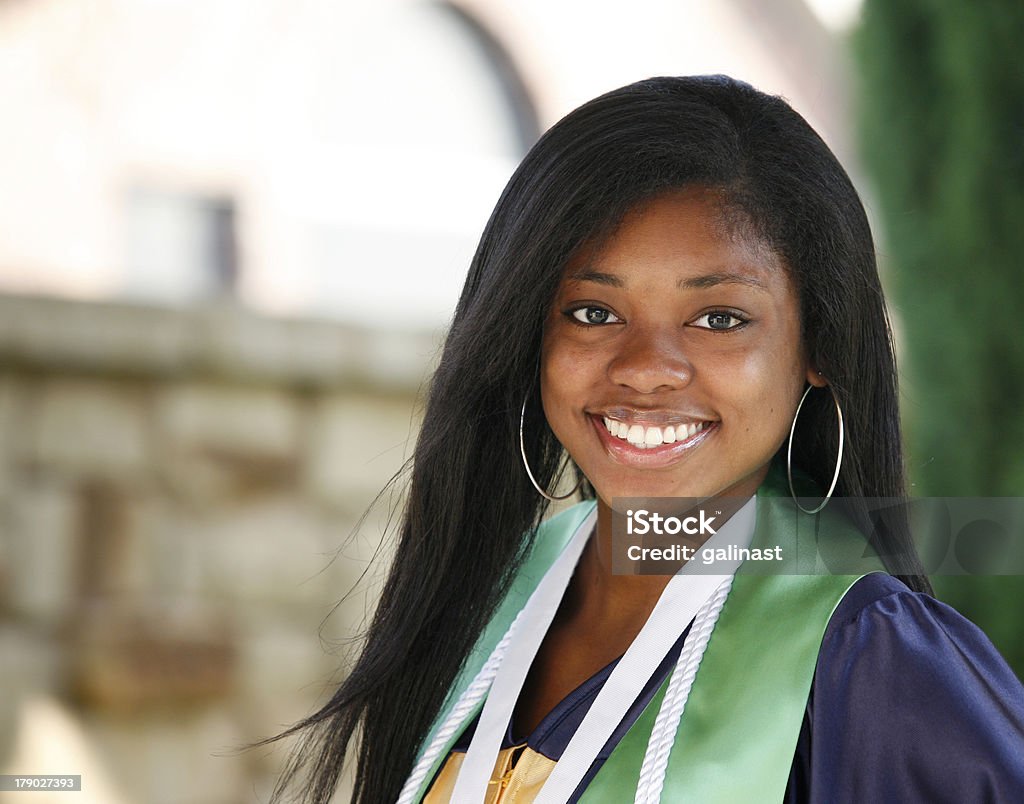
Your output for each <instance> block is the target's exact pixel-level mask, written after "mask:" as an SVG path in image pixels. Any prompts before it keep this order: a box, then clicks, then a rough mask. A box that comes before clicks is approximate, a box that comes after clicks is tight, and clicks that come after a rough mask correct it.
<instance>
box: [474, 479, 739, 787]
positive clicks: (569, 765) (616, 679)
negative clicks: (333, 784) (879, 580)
mask: <svg viewBox="0 0 1024 804" xmlns="http://www.w3.org/2000/svg"><path fill="white" fill-rule="evenodd" d="M755 519H756V501H755V498H753V497H751V499H750V500H749V501H748V502H747V503H746V504H745V505H744V506H743V507H742V508H741V509H740V510H739V511H737V512H736V513H735V514H734V515H733V516H732V517H731V518H730V519H729V521H728V522H726V523H725V525H723V526H722V527H721V528H719V530H718V533H716V534H715V535H714V536H712V537H711V538H710V539H708V540H707V542H705V544H704V548H705V549H707V548H711V549H716V548H720V547H725V546H727V545H730V544H733V545H742V546H745V545H747V544H749V543H750V540H751V538H752V537H753V533H754V522H755ZM702 552H703V551H702ZM740 563H742V562H740V561H732V562H727V561H717V562H715V570H716V572H717V573H723V574H716V575H701V574H699V571H700V568H701V566H702V565H701V564H699V563H698V562H697V561H696V560H694V561H691V562H690V563H688V564H686V565H685V566H684V567H683V569H682V570H681V571H680V573H679V574H677V575H676V576H675V577H674V578H672V580H671V581H669V583H668V585H667V586H666V587H665V589H664V591H663V592H662V593H661V597H660V598H659V599H658V602H657V604H656V605H655V607H654V610H653V611H652V612H651V614H650V617H648V619H647V622H646V623H645V624H644V627H643V628H642V629H641V630H640V633H639V634H638V635H637V637H636V639H634V640H633V644H632V645H630V646H629V649H628V650H627V651H626V653H625V655H624V656H623V657H622V658H621V659H620V660H619V662H618V664H616V666H615V669H614V670H612V673H611V675H610V676H609V677H608V679H607V681H605V683H604V685H603V686H602V687H601V690H600V692H598V694H597V697H596V698H595V699H594V703H593V704H592V705H591V707H590V709H589V710H588V712H587V714H586V716H584V718H583V722H582V723H580V725H579V727H578V728H577V729H576V733H575V734H574V735H573V736H572V739H570V740H569V744H568V745H567V746H566V749H565V751H563V752H562V756H561V757H560V758H559V760H558V762H557V763H556V764H555V767H554V768H553V769H552V771H551V775H550V776H549V777H548V779H547V781H546V782H545V783H544V786H543V787H542V788H541V790H540V793H539V794H538V795H537V797H536V799H535V804H564V802H566V801H568V800H569V799H570V798H571V797H572V794H573V792H574V791H575V790H576V788H577V787H578V786H579V784H580V782H581V781H583V777H584V776H586V774H587V772H588V771H589V770H590V766H591V765H592V764H593V762H594V759H595V758H596V757H597V755H598V753H599V752H600V751H601V749H602V748H603V747H604V746H605V744H606V743H607V742H608V740H609V739H610V738H611V736H612V734H613V733H614V731H615V729H617V728H618V726H619V724H620V723H621V722H622V719H623V718H624V717H625V715H626V712H628V711H629V708H630V707H631V706H632V705H633V703H634V702H635V701H636V699H637V696H639V695H640V692H641V691H642V690H643V688H644V686H645V685H646V684H647V682H648V680H649V679H650V678H651V676H653V675H654V671H655V670H656V669H657V667H658V665H659V664H661V662H662V660H663V659H664V658H665V655H666V654H667V653H668V652H669V650H670V649H671V647H672V645H673V644H674V643H675V642H676V640H677V639H678V638H679V635H680V634H681V633H682V631H683V628H685V626H686V624H687V623H689V622H690V620H692V619H693V618H694V617H695V616H696V614H697V612H698V611H700V609H701V608H702V607H703V606H704V604H705V603H706V602H707V601H708V600H709V599H710V598H711V597H712V596H713V595H714V593H715V591H716V590H717V589H718V588H719V587H720V586H721V585H722V584H723V583H724V582H725V581H726V580H727V579H728V578H729V577H731V576H732V574H733V573H735V572H736V570H737V569H738V568H739V565H740ZM687 641H689V639H687ZM498 672H499V677H500V673H501V671H500V670H499V671H498ZM510 715H511V712H510ZM492 767H493V758H492ZM476 800H480V799H476Z"/></svg>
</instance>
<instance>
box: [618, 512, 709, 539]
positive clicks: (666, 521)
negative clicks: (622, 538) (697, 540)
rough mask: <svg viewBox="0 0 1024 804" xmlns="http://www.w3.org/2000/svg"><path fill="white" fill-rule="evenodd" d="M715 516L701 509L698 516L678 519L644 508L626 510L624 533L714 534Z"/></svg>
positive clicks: (659, 534)
mask: <svg viewBox="0 0 1024 804" xmlns="http://www.w3.org/2000/svg"><path fill="white" fill-rule="evenodd" d="M714 522H715V517H713V516H707V512H706V511H704V510H701V511H700V512H699V517H698V516H687V517H683V518H682V519H680V518H679V517H676V516H662V515H661V514H659V513H658V512H657V511H655V512H654V513H653V514H652V513H651V512H650V511H648V510H647V509H646V508H640V509H638V510H636V511H634V510H632V509H629V510H628V511H626V533H627V534H628V535H630V536H645V535H647V534H648V533H653V534H655V535H657V536H666V535H667V536H675V535H676V534H678V533H685V534H687V535H688V536H697V535H701V536H714V535H715V533H716V531H715V528H714Z"/></svg>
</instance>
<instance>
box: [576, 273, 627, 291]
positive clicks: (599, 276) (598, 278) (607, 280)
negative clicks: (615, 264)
mask: <svg viewBox="0 0 1024 804" xmlns="http://www.w3.org/2000/svg"><path fill="white" fill-rule="evenodd" d="M569 279H571V280H572V281H573V282H596V283H597V284H599V285H608V286H609V287H613V288H623V287H625V286H626V283H625V282H623V281H622V279H620V278H619V277H617V276H616V275H615V274H606V273H604V272H603V271H591V270H589V269H583V270H580V271H574V272H573V273H571V274H569Z"/></svg>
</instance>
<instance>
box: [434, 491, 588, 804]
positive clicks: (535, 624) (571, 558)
mask: <svg viewBox="0 0 1024 804" xmlns="http://www.w3.org/2000/svg"><path fill="white" fill-rule="evenodd" d="M596 522H597V508H596V507H595V508H594V510H593V512H591V514H590V516H588V517H587V518H586V519H585V520H584V521H583V523H582V524H581V525H580V526H579V527H578V528H577V529H576V532H575V533H574V534H573V536H572V539H571V540H570V541H569V544H568V546H567V547H566V548H565V549H564V550H562V553H561V555H559V556H558V558H557V559H555V563H554V564H552V565H551V567H550V569H548V571H547V572H546V573H545V574H544V577H543V578H542V579H541V582H540V583H539V584H538V585H537V588H536V589H534V591H533V594H532V595H530V598H529V600H527V601H526V605H525V606H524V607H523V610H522V612H521V613H520V617H519V618H518V619H519V624H518V626H517V627H516V628H515V630H513V631H511V633H510V635H509V644H508V646H507V647H506V649H505V656H504V659H503V660H502V661H501V663H500V667H499V668H498V671H497V674H496V676H495V678H494V681H493V683H492V684H491V690H490V692H489V693H488V694H487V700H486V701H485V702H484V708H483V710H482V711H481V712H480V721H479V723H478V724H477V727H476V731H475V732H474V733H473V739H472V740H471V741H470V744H469V750H468V751H467V752H466V757H465V759H463V761H462V767H461V769H460V770H459V775H458V778H457V779H456V780H455V789H454V790H453V791H452V799H451V800H452V801H453V802H481V801H484V799H485V796H486V794H487V787H488V783H489V782H490V781H491V774H492V772H493V771H494V762H495V760H496V758H497V756H498V751H499V749H500V748H501V741H502V738H503V737H504V736H505V731H506V730H507V728H508V724H509V721H510V720H511V718H512V712H513V710H514V709H515V705H516V701H517V700H518V699H519V691H520V690H521V689H522V687H523V683H524V682H525V681H526V674H527V673H528V672H529V670H530V666H531V665H532V664H533V659H534V657H535V656H536V655H537V651H538V650H539V648H540V643H541V642H542V641H543V640H544V636H545V635H546V634H547V631H548V627H549V626H550V625H551V621H552V620H553V619H554V618H555V612H556V611H558V606H559V604H560V603H561V601H562V595H563V594H564V593H565V589H566V587H567V586H568V585H569V581H570V580H571V578H572V575H573V571H574V570H575V569H576V563H577V561H578V560H579V557H580V555H581V554H582V552H583V548H584V547H586V544H587V541H588V540H589V538H590V534H591V531H593V529H594V525H595V524H596ZM510 630H511V629H510Z"/></svg>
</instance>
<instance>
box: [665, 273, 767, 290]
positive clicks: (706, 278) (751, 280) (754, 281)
mask: <svg viewBox="0 0 1024 804" xmlns="http://www.w3.org/2000/svg"><path fill="white" fill-rule="evenodd" d="M716 285H748V286H749V287H752V288H758V289H759V290H767V289H768V286H767V285H766V284H765V283H764V282H763V281H761V280H760V279H758V278H757V277H756V276H751V275H750V274H735V273H729V272H722V273H714V274H704V275H703V276H691V277H687V278H686V279H680V280H679V281H678V282H676V287H677V288H681V289H684V290H703V289H704V288H713V287H715V286H716Z"/></svg>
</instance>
